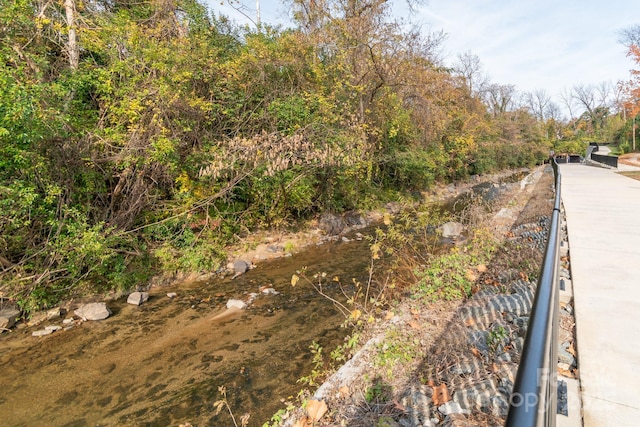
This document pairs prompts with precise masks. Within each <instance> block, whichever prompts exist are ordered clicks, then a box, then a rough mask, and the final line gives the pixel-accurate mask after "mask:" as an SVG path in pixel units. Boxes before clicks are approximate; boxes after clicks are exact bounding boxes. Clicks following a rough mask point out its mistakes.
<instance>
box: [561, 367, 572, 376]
mask: <svg viewBox="0 0 640 427" xmlns="http://www.w3.org/2000/svg"><path fill="white" fill-rule="evenodd" d="M558 374H560V375H562V376H563V377H567V378H573V372H571V371H568V370H566V369H562V368H558Z"/></svg>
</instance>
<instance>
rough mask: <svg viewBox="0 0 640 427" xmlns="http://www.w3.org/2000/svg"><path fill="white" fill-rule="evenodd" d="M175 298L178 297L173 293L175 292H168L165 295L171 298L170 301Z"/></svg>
mask: <svg viewBox="0 0 640 427" xmlns="http://www.w3.org/2000/svg"><path fill="white" fill-rule="evenodd" d="M177 296H178V294H177V293H175V292H169V293H167V297H169V298H172V299H173V298H175V297H177Z"/></svg>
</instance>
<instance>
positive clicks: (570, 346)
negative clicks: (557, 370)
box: [567, 343, 577, 357]
mask: <svg viewBox="0 0 640 427" xmlns="http://www.w3.org/2000/svg"><path fill="white" fill-rule="evenodd" d="M567 351H568V352H569V353H571V355H572V356H573V357H576V356H577V355H576V348H575V347H574V346H573V343H571V345H569V348H568V349H567Z"/></svg>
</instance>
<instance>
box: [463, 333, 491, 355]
mask: <svg viewBox="0 0 640 427" xmlns="http://www.w3.org/2000/svg"><path fill="white" fill-rule="evenodd" d="M488 338H489V332H488V331H471V332H470V333H469V340H468V342H469V345H471V346H473V347H475V348H477V349H478V350H479V351H480V352H481V353H484V354H487V353H488V352H489V345H488V344H487V339H488Z"/></svg>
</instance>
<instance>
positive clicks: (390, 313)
mask: <svg viewBox="0 0 640 427" xmlns="http://www.w3.org/2000/svg"><path fill="white" fill-rule="evenodd" d="M393 316H394V314H393V311H387V314H385V316H384V320H391V319H393Z"/></svg>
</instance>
